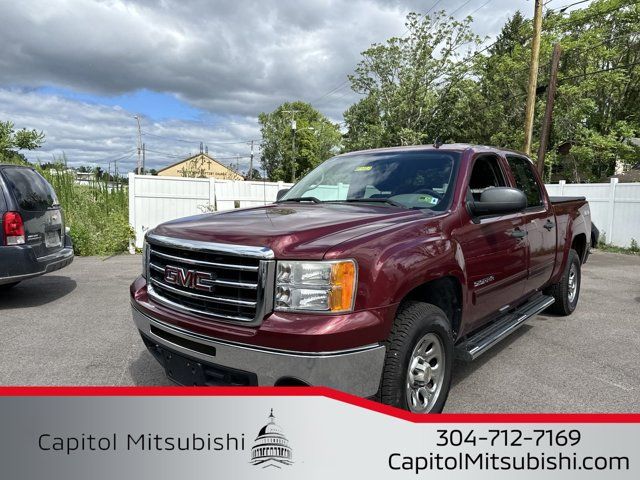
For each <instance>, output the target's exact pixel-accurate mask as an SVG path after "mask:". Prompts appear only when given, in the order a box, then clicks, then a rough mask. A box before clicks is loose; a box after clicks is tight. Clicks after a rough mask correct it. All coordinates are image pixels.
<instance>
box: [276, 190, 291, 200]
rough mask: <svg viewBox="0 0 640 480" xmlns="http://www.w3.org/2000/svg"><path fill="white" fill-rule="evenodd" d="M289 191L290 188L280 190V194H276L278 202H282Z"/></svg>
mask: <svg viewBox="0 0 640 480" xmlns="http://www.w3.org/2000/svg"><path fill="white" fill-rule="evenodd" d="M288 191H289V189H288V188H283V189H281V190H278V193H276V201H278V200H280V199H281V198H282V197H284V196H285V194H286V193H287V192H288Z"/></svg>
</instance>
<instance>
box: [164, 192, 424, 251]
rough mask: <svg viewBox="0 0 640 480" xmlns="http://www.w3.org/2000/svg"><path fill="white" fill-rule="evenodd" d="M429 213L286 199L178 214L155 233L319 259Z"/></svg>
mask: <svg viewBox="0 0 640 480" xmlns="http://www.w3.org/2000/svg"><path fill="white" fill-rule="evenodd" d="M432 215H433V213H432V212H430V211H428V210H426V211H425V210H404V209H399V208H396V207H393V206H387V205H379V206H378V205H354V204H306V203H286V204H274V205H267V206H264V207H257V208H247V209H241V210H228V211H224V212H219V213H210V214H204V215H196V216H192V217H186V218H181V219H178V220H173V221H171V222H167V223H163V224H161V225H159V226H158V227H156V228H155V230H154V234H156V235H163V236H167V237H173V238H179V239H188V240H199V241H208V242H217V243H228V244H235V245H250V246H258V247H268V248H270V249H271V250H273V252H274V254H275V256H276V258H304V259H320V258H322V257H323V256H324V255H325V253H326V252H327V251H328V250H329V249H330V248H331V247H333V246H335V245H338V244H340V243H342V242H345V241H347V240H350V239H352V238H354V237H356V236H359V235H363V234H366V233H369V232H371V231H373V230H376V229H384V228H388V227H390V226H393V225H394V224H401V223H404V222H407V221H409V220H411V219H419V218H423V219H425V218H427V217H429V216H432Z"/></svg>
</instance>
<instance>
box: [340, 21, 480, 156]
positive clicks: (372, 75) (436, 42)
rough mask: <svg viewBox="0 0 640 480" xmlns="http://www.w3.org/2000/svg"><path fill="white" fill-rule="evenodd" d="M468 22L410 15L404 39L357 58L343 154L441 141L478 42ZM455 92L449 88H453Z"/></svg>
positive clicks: (375, 48) (386, 44) (379, 46)
mask: <svg viewBox="0 0 640 480" xmlns="http://www.w3.org/2000/svg"><path fill="white" fill-rule="evenodd" d="M471 21H472V20H471V17H467V18H466V19H464V20H462V21H459V20H456V19H454V18H453V17H449V16H447V14H446V13H445V12H444V11H441V12H438V13H435V14H434V15H433V16H428V15H421V14H418V13H410V14H409V15H408V16H407V21H406V26H407V30H408V34H407V35H406V36H404V37H401V38H400V37H393V38H390V39H389V40H387V41H386V43H384V44H374V45H372V46H371V47H370V48H369V49H367V50H365V51H364V52H363V53H362V57H363V58H362V60H361V61H360V62H359V63H358V65H357V66H356V69H355V73H354V74H353V75H350V76H349V80H350V81H351V87H352V89H353V90H354V91H355V92H357V93H359V94H361V95H363V98H362V99H361V100H360V101H359V102H358V103H356V104H355V105H353V106H351V107H350V108H349V109H348V110H347V111H346V112H345V115H344V117H345V122H346V124H347V129H348V131H347V134H346V135H345V149H346V150H354V149H359V148H367V147H381V146H393V145H413V144H419V143H424V142H425V141H431V140H433V139H434V138H435V137H442V135H443V132H442V131H441V128H440V127H441V125H442V124H443V122H442V121H441V120H440V119H441V118H443V117H446V116H448V114H449V111H448V110H449V109H448V108H447V106H448V105H449V104H450V102H451V99H452V97H453V96H455V94H456V93H457V88H458V82H460V81H461V80H462V79H463V78H464V77H465V75H466V74H468V73H469V71H470V70H471V62H470V61H469V60H470V59H471V58H472V56H473V50H474V47H475V46H477V45H479V44H480V38H479V37H478V36H477V35H475V34H474V33H473V32H472V31H471V27H470V25H471ZM454 87H455V88H454Z"/></svg>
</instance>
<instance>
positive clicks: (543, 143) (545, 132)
mask: <svg viewBox="0 0 640 480" xmlns="http://www.w3.org/2000/svg"><path fill="white" fill-rule="evenodd" d="M561 52H562V49H561V48H560V44H559V43H556V44H555V45H554V46H553V57H552V58H551V75H550V76H549V86H548V87H547V105H546V107H545V109H544V120H542V131H541V132H540V148H538V172H540V176H541V177H542V176H543V175H544V155H545V153H547V144H548V142H549V131H550V130H551V119H552V117H553V102H554V100H555V96H556V87H557V86H558V85H557V84H558V65H559V64H560V53H561Z"/></svg>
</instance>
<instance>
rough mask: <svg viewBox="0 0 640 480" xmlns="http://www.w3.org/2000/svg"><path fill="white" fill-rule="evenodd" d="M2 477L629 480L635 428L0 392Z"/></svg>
mask: <svg viewBox="0 0 640 480" xmlns="http://www.w3.org/2000/svg"><path fill="white" fill-rule="evenodd" d="M0 403H1V405H0V469H1V470H0V472H1V475H0V477H1V478H6V479H11V480H20V479H29V480H31V479H36V478H42V479H44V478H46V479H51V480H58V479H59V480H73V479H85V478H86V479H95V480H99V479H105V480H106V479H109V480H112V479H133V478H135V479H158V478H163V479H164V478H181V479H182V478H185V479H186V478H190V479H191V478H193V479H209V480H210V479H218V478H219V479H227V478H229V479H232V478H233V479H235V478H247V479H249V478H251V479H261V478H268V479H301V478H306V479H315V478H318V479H320V478H322V479H327V478H331V479H343V478H344V479H363V478H366V479H378V478H380V479H388V478H398V479H403V478H413V479H439V478H442V479H444V478H446V479H458V478H460V479H465V478H473V479H494V480H495V479H501V478H504V479H513V478H529V479H534V478H535V479H540V478H553V479H572V478H580V479H582V478H586V479H590V478H594V479H596V478H602V479H611V478H615V479H618V478H620V479H624V478H634V479H637V478H640V415H635V414H630V415H623V414H614V415H599V414H596V415H590V414H575V415H571V414H568V415H565V414H541V415H536V414H522V415H521V414H517V415H476V414H474V415H464V414H445V415H429V416H416V415H411V414H408V413H405V412H401V411H399V410H396V409H393V408H391V407H386V406H383V405H379V404H377V403H374V402H371V401H367V400H362V399H358V398H355V397H351V396H349V395H346V394H342V393H339V392H335V391H332V390H328V389H324V388H283V389H277V388H251V387H250V388H244V389H237V388H219V389H217V388H177V387H176V388H172V387H158V388H155V387H154V388H135V387H133V388H128V387H123V388H120V387H113V388H112V387H104V388H102V387H78V388H73V387H62V388H60V387H51V388H48V387H3V388H0Z"/></svg>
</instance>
